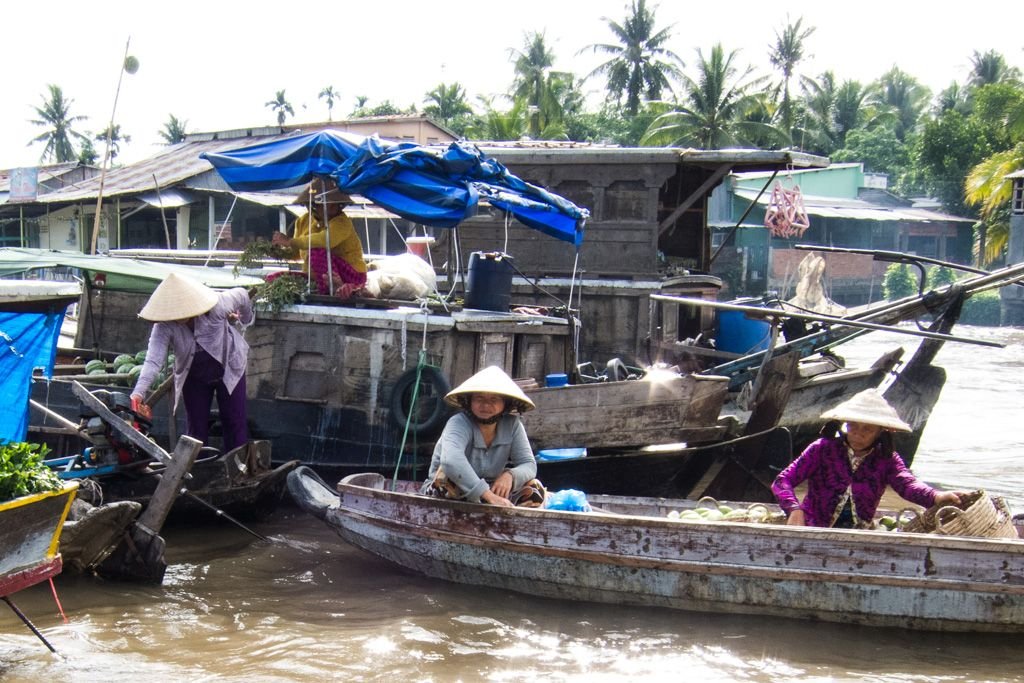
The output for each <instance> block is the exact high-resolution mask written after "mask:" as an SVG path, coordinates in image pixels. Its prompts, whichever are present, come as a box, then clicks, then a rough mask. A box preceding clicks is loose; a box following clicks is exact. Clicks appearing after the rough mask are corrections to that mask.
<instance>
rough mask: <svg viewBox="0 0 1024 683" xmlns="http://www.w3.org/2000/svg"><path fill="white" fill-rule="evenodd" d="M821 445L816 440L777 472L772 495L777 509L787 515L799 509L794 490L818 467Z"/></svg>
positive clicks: (820, 442) (819, 440)
mask: <svg viewBox="0 0 1024 683" xmlns="http://www.w3.org/2000/svg"><path fill="white" fill-rule="evenodd" d="M821 445H822V439H818V440H817V441H815V442H814V443H812V444H811V445H810V446H808V447H807V448H805V449H804V452H803V453H801V454H800V457H798V458H797V459H796V460H794V461H793V462H791V463H790V464H789V466H788V467H787V468H786V469H784V470H782V471H781V472H779V475H778V476H777V477H775V481H774V482H772V493H773V494H774V495H775V499H776V500H777V501H779V507H781V508H782V510H783V511H784V512H785V513H786V514H787V515H788V514H789V513H791V512H792V511H793V510H796V509H797V508H799V507H800V501H799V500H797V497H796V492H795V491H794V489H795V488H796V487H797V486H799V485H800V484H802V483H803V482H805V481H806V480H807V478H808V477H810V476H811V474H812V473H813V472H814V470H815V469H816V468H817V467H818V463H819V451H820V449H821Z"/></svg>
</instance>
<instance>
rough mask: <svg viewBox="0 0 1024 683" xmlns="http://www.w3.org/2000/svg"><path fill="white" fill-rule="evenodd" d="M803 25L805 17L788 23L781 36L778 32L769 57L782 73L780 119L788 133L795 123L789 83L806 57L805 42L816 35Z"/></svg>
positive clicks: (811, 29) (812, 30)
mask: <svg viewBox="0 0 1024 683" xmlns="http://www.w3.org/2000/svg"><path fill="white" fill-rule="evenodd" d="M787 21H788V19H787ZM802 23H803V17H800V18H799V19H797V20H796V22H795V23H787V24H786V27H785V28H784V29H783V30H782V33H781V34H780V33H779V32H778V31H776V32H775V45H774V46H772V48H771V51H770V52H769V55H768V58H769V59H770V60H771V63H772V66H774V67H775V68H776V69H778V70H779V71H781V72H782V104H781V105H780V107H779V118H780V119H781V125H782V127H783V128H785V129H786V130H787V131H789V130H792V128H793V121H794V115H793V101H792V99H790V95H789V81H790V79H792V78H793V74H794V73H795V72H796V67H797V64H799V63H800V61H801V60H802V59H803V58H804V57H805V54H804V41H806V40H807V38H808V37H810V35H811V34H812V33H814V28H806V29H805V28H803V27H802V26H801V24H802Z"/></svg>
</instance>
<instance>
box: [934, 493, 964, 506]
mask: <svg viewBox="0 0 1024 683" xmlns="http://www.w3.org/2000/svg"><path fill="white" fill-rule="evenodd" d="M935 504H936V505H960V494H959V493H958V492H957V491H939V492H938V493H937V494H936V495H935Z"/></svg>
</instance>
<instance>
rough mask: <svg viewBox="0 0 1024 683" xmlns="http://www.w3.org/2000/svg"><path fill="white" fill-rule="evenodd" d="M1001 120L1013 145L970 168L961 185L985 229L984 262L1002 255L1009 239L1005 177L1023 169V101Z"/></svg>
mask: <svg viewBox="0 0 1024 683" xmlns="http://www.w3.org/2000/svg"><path fill="white" fill-rule="evenodd" d="M1005 120H1006V127H1007V132H1008V134H1009V135H1010V136H1011V139H1013V140H1017V141H1018V142H1017V144H1016V145H1014V146H1013V147H1012V148H1010V149H1007V150H1003V151H1001V152H996V153H995V154H993V155H992V156H990V157H988V158H987V159H985V160H984V161H982V162H981V163H980V164H978V165H977V166H975V167H974V168H972V169H971V172H970V173H968V174H967V180H966V181H965V183H964V189H965V199H966V200H967V203H968V204H973V205H976V206H978V207H979V208H980V211H981V222H982V224H983V225H984V226H986V228H987V231H986V232H987V234H986V241H985V253H984V254H982V257H983V258H984V262H985V263H991V262H992V261H994V260H995V259H996V258H997V257H998V256H999V255H1000V254H1002V253H1003V250H1004V249H1005V247H1006V246H1007V244H1008V243H1009V239H1010V224H1009V212H1008V207H1009V204H1010V198H1011V193H1012V191H1013V183H1012V182H1011V181H1009V180H1007V177H1006V176H1008V175H1009V174H1011V173H1014V172H1016V171H1020V170H1021V169H1024V100H1021V101H1018V102H1017V103H1016V104H1015V105H1014V106H1013V107H1012V108H1011V109H1010V111H1009V112H1008V113H1007V115H1006V119H1005Z"/></svg>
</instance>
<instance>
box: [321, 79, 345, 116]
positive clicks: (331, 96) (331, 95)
mask: <svg viewBox="0 0 1024 683" xmlns="http://www.w3.org/2000/svg"><path fill="white" fill-rule="evenodd" d="M317 97H318V98H319V99H321V100H327V120H328V121H330V120H331V115H332V112H333V111H334V100H336V99H338V98H339V97H341V95H340V94H339V93H338V91H337V90H335V89H334V86H333V85H329V86H327V87H326V88H324V89H323V90H321V91H320V94H319V95H317Z"/></svg>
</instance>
